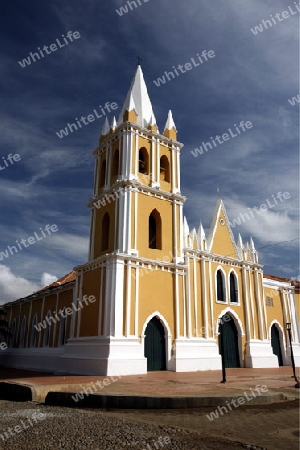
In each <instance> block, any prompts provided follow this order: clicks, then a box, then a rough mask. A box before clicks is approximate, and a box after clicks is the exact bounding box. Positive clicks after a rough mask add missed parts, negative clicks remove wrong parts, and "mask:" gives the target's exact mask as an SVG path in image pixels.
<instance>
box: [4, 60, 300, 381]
mask: <svg viewBox="0 0 300 450" xmlns="http://www.w3.org/2000/svg"><path fill="white" fill-rule="evenodd" d="M166 115H167V114H166ZM182 148H183V144H182V143H180V142H179V141H178V140H177V128H176V126H175V123H174V120H173V117H172V113H171V111H169V113H168V115H167V121H166V125H165V127H164V130H163V133H162V134H161V133H160V132H159V129H158V126H157V123H156V119H155V115H154V113H153V109H152V104H151V101H150V98H149V95H148V91H147V87H146V84H145V81H144V77H143V72H142V69H141V66H140V65H138V67H137V69H136V72H135V74H134V78H133V80H132V83H131V86H130V88H129V92H128V94H127V97H126V99H125V102H124V105H123V108H122V110H121V113H120V117H119V119H118V121H116V120H115V119H114V120H113V121H112V124H111V125H109V123H108V121H107V118H106V120H105V123H104V126H103V130H102V132H101V135H100V138H99V143H98V145H97V147H96V149H95V150H94V152H93V153H94V158H95V171H94V192H93V195H92V197H91V199H90V201H89V205H88V206H89V208H90V213H91V214H90V240H89V258H88V261H87V262H85V263H84V264H82V265H79V266H77V267H75V268H74V269H73V271H72V272H70V273H69V274H68V275H66V276H64V277H62V278H60V279H59V280H58V281H56V282H54V283H52V284H51V285H50V286H47V287H46V288H44V289H42V290H41V291H39V292H35V293H34V294H32V295H29V296H27V297H25V298H21V299H18V300H16V301H13V302H10V303H7V304H6V305H5V310H6V313H7V316H6V317H7V320H8V321H9V326H10V330H11V336H10V338H9V342H8V348H7V349H6V350H5V351H2V352H1V354H0V362H1V363H2V364H3V365H6V366H9V367H16V368H23V369H36V370H43V371H51V372H56V373H70V374H71V373H72V374H85V375H112V376H113V375H119V374H121V373H122V374H144V373H147V371H159V370H169V371H177V372H183V371H187V372H188V371H203V370H219V369H221V355H220V353H221V347H220V345H219V341H220V332H222V336H223V344H224V345H223V346H222V352H223V355H224V359H225V364H226V366H227V367H253V368H264V367H266V368H267V367H278V366H282V365H289V364H291V352H290V343H289V335H288V332H287V329H286V324H287V323H289V324H291V336H292V346H293V353H294V358H295V362H296V365H300V343H299V338H300V333H299V316H298V315H297V314H298V313H297V311H298V310H299V283H298V282H295V281H292V280H289V279H286V278H280V277H276V276H273V275H266V274H264V273H263V267H262V265H261V264H260V262H259V257H258V253H257V251H256V248H255V244H254V242H253V240H252V239H251V240H250V242H243V239H242V237H241V236H240V235H239V236H238V238H237V240H235V238H234V236H233V233H232V230H231V227H230V222H229V218H228V216H227V213H226V208H225V205H224V203H223V201H222V200H221V199H220V200H219V201H218V202H217V205H216V207H215V212H214V215H213V220H212V223H211V228H210V231H209V233H208V234H207V235H206V233H205V231H204V229H203V227H202V225H201V222H200V226H199V229H198V230H195V229H193V230H190V228H189V225H188V222H187V219H186V218H185V217H184V215H183V206H184V203H185V200H186V199H185V197H184V196H183V194H182V192H181V186H180V153H181V151H182ZM297 302H298V308H297Z"/></svg>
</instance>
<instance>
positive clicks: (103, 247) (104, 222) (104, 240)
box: [101, 213, 110, 251]
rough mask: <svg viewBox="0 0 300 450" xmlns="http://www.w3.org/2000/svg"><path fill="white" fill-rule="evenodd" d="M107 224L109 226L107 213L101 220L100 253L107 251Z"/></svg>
mask: <svg viewBox="0 0 300 450" xmlns="http://www.w3.org/2000/svg"><path fill="white" fill-rule="evenodd" d="M109 224H110V219H109V215H108V213H105V214H104V216H103V219H102V241H101V244H102V245H101V251H104V250H108V248H109Z"/></svg>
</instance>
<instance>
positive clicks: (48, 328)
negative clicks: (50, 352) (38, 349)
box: [43, 311, 51, 347]
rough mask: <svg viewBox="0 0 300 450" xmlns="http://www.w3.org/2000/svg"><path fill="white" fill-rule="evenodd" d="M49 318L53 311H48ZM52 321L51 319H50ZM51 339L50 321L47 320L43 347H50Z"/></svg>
mask: <svg viewBox="0 0 300 450" xmlns="http://www.w3.org/2000/svg"><path fill="white" fill-rule="evenodd" d="M46 317H48V318H50V317H51V312H50V311H48V313H47V316H46ZM49 322H50V320H49ZM49 340H50V325H49V323H48V321H47V320H46V328H45V330H44V341H43V347H49Z"/></svg>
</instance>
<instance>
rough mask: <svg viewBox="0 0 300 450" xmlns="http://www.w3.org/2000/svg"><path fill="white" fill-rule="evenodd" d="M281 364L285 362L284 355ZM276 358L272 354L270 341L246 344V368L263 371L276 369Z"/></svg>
mask: <svg viewBox="0 0 300 450" xmlns="http://www.w3.org/2000/svg"><path fill="white" fill-rule="evenodd" d="M282 356H283V362H284V361H285V358H284V355H282ZM278 366H279V364H278V358H277V356H276V355H274V354H273V351H272V346H271V342H270V341H260V340H256V339H255V340H254V339H253V340H251V341H248V342H247V344H246V367H251V368H256V369H263V368H270V367H278Z"/></svg>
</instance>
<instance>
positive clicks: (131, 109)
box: [128, 94, 136, 111]
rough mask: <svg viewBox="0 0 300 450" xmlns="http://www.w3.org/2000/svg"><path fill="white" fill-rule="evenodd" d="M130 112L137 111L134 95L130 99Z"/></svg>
mask: <svg viewBox="0 0 300 450" xmlns="http://www.w3.org/2000/svg"><path fill="white" fill-rule="evenodd" d="M128 111H136V109H135V103H134V100H133V97H132V94H130V98H129V103H128Z"/></svg>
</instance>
